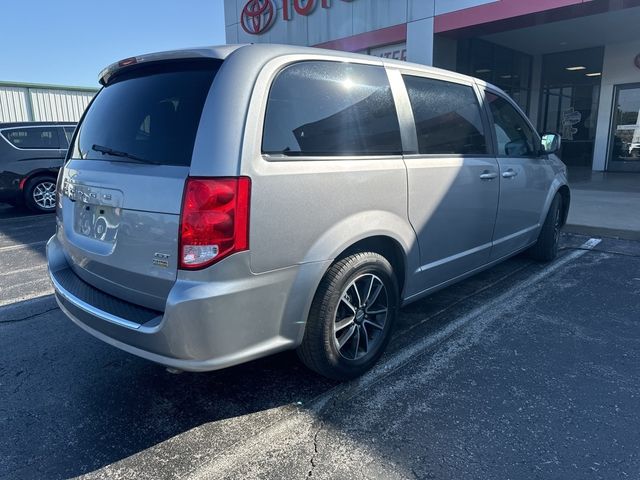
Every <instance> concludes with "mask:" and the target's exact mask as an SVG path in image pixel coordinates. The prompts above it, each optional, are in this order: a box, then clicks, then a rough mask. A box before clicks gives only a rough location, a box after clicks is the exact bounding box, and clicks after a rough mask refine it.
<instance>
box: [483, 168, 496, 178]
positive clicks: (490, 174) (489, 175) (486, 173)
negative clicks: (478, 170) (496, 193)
mask: <svg viewBox="0 0 640 480" xmlns="http://www.w3.org/2000/svg"><path fill="white" fill-rule="evenodd" d="M497 176H498V174H497V173H495V172H489V171H488V170H485V171H484V172H482V174H481V175H480V178H481V179H482V180H493V179H494V178H496V177H497Z"/></svg>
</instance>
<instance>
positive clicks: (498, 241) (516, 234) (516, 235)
mask: <svg viewBox="0 0 640 480" xmlns="http://www.w3.org/2000/svg"><path fill="white" fill-rule="evenodd" d="M539 226H540V225H534V226H532V227H527V228H524V229H522V230H519V231H517V232H516V233H512V234H511V235H507V236H506V237H502V238H500V239H498V240H496V241H494V242H493V244H494V245H498V244H499V243H502V242H508V241H509V240H512V239H514V238H516V237H519V236H520V235H524V234H525V233H529V232H530V231H532V230H535V229H536V228H538V227H539Z"/></svg>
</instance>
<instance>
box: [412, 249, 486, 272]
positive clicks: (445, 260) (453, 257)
mask: <svg viewBox="0 0 640 480" xmlns="http://www.w3.org/2000/svg"><path fill="white" fill-rule="evenodd" d="M492 245H493V244H492V243H491V242H489V243H485V244H483V245H480V246H478V247H474V248H471V249H469V250H465V251H464V252H460V253H456V254H455V255H451V256H449V257H446V258H441V259H440V260H436V261H435V262H431V263H427V264H426V265H422V266H421V267H420V268H418V269H417V270H416V272H415V273H420V272H423V271H425V270H429V269H430V268H435V267H439V266H440V265H444V264H445V263H448V262H452V261H454V260H458V259H459V258H462V257H466V256H467V255H473V254H474V253H478V252H480V251H482V250H485V249H487V248H491V246H492Z"/></svg>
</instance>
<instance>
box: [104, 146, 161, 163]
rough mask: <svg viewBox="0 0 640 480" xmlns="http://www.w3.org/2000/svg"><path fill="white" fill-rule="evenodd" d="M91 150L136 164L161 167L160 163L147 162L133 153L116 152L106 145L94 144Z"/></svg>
mask: <svg viewBox="0 0 640 480" xmlns="http://www.w3.org/2000/svg"><path fill="white" fill-rule="evenodd" d="M91 149H92V150H95V151H96V152H100V153H102V154H103V155H104V154H107V155H111V156H113V157H124V158H128V159H130V160H135V161H136V162H140V163H150V164H152V165H160V164H159V163H158V162H154V161H153V160H146V159H144V158H140V157H137V156H135V155H133V154H131V153H127V152H121V151H120V150H114V149H113V148H109V147H105V146H104V145H97V144H94V145H93V146H92V147H91Z"/></svg>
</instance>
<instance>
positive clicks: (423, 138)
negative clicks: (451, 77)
mask: <svg viewBox="0 0 640 480" xmlns="http://www.w3.org/2000/svg"><path fill="white" fill-rule="evenodd" d="M403 77H404V82H405V85H406V86H407V93H408V94H409V100H410V101H411V107H412V109H413V116H414V119H415V122H416V133H417V134H418V146H419V151H420V153H422V154H460V155H481V154H484V153H487V142H486V140H485V135H484V127H483V125H482V116H481V113H480V112H481V111H480V105H479V103H478V99H477V97H476V94H475V93H474V91H473V88H472V87H470V86H466V85H459V84H455V83H449V82H444V81H441V80H434V79H431V78H424V77H414V76H410V75H404V76H403Z"/></svg>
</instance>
